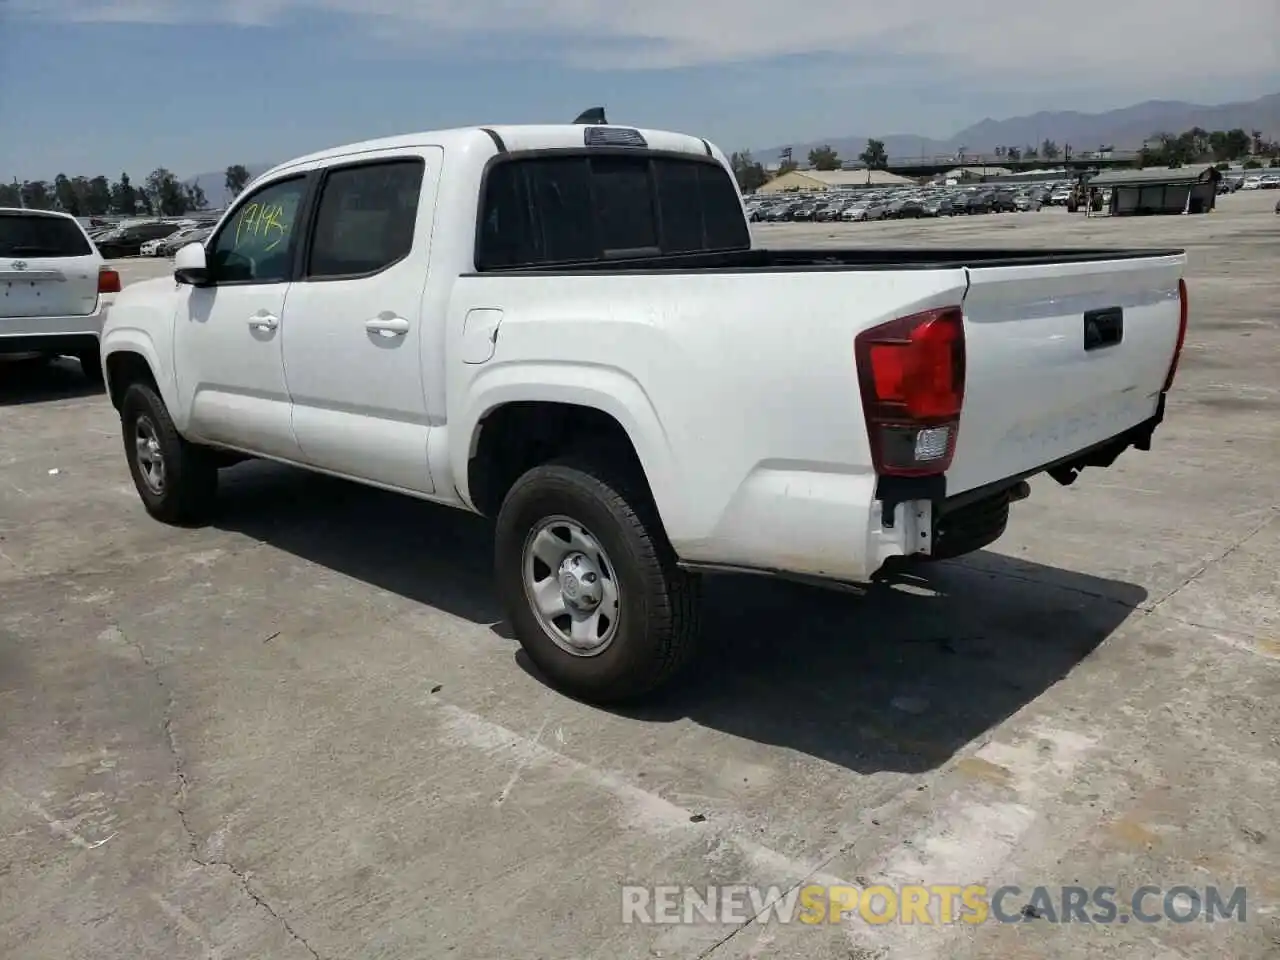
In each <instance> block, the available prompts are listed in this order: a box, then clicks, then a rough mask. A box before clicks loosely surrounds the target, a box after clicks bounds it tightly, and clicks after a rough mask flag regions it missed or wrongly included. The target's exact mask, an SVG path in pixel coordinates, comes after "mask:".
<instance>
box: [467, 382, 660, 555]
mask: <svg viewBox="0 0 1280 960" xmlns="http://www.w3.org/2000/svg"><path fill="white" fill-rule="evenodd" d="M539 402H541V403H564V404H571V405H575V406H581V407H588V408H592V409H595V410H599V411H600V412H602V413H606V414H608V415H609V416H611V417H613V419H614V420H616V421H617V422H618V423H619V424H620V425H621V427H622V429H623V430H624V431H626V434H627V437H628V438H629V439H630V440H631V445H632V447H633V448H634V449H635V452H636V456H637V457H638V458H639V460H640V465H641V466H642V467H643V468H644V472H645V478H646V479H647V480H648V483H649V489H650V490H651V491H652V493H653V497H654V501H655V503H656V504H657V507H658V511H659V513H660V515H661V517H662V521H663V524H664V526H666V528H667V531H668V534H669V535H671V536H673V537H674V536H676V534H675V533H673V531H674V530H678V529H679V528H680V527H681V525H682V524H683V513H682V511H683V510H684V509H685V506H684V498H682V497H680V496H679V493H678V491H679V484H678V477H677V473H676V470H675V458H674V457H673V455H672V452H671V444H670V441H669V439H668V437H667V434H666V431H665V430H664V429H663V426H662V423H661V421H660V420H659V418H658V414H657V411H656V410H655V409H654V406H653V404H652V402H651V401H650V399H649V397H648V395H647V394H646V393H645V391H644V388H643V387H642V386H641V385H640V384H639V383H638V382H637V381H636V380H635V378H634V377H632V376H630V375H629V374H627V373H626V372H624V371H622V370H619V369H617V368H614V367H604V366H596V365H587V364H572V363H518V364H502V365H498V366H494V367H489V368H487V369H485V370H483V371H481V373H480V374H479V375H478V376H477V377H476V378H475V379H474V380H473V381H471V384H470V385H469V387H468V390H467V396H466V400H465V406H464V408H463V412H462V414H461V415H460V416H459V417H458V418H456V419H452V420H451V423H450V430H449V432H450V436H451V442H450V451H449V461H450V469H451V472H452V474H453V478H454V484H455V486H456V488H457V490H458V493H459V494H460V495H461V496H462V499H463V500H464V501H466V502H467V503H468V504H471V502H472V501H471V495H470V491H469V490H468V485H467V464H468V461H469V459H470V457H471V456H472V455H473V454H474V453H475V450H476V445H477V443H478V441H479V437H480V431H481V429H482V424H483V422H484V418H485V417H486V416H488V415H489V414H490V413H491V412H492V411H494V410H496V409H497V408H498V407H500V406H502V405H504V404H508V403H539Z"/></svg>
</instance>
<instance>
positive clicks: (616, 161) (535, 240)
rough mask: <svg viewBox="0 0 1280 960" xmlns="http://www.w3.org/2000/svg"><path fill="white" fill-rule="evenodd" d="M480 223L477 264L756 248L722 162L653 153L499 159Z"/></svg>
mask: <svg viewBox="0 0 1280 960" xmlns="http://www.w3.org/2000/svg"><path fill="white" fill-rule="evenodd" d="M478 229H479V237H478V242H477V245H476V248H477V249H476V267H477V269H479V270H495V269H503V268H512V267H530V266H540V265H544V264H573V263H583V262H590V261H598V260H607V259H615V258H621V257H627V256H646V255H655V254H677V253H698V252H709V251H715V250H742V249H747V248H749V247H750V246H751V236H750V234H749V232H748V229H747V224H746V219H745V217H744V216H743V213H742V205H741V201H740V200H739V199H738V192H737V189H736V187H735V186H734V183H733V180H732V178H731V177H730V176H729V174H728V173H727V172H726V171H725V170H724V168H723V167H721V166H720V164H718V163H715V162H708V161H703V160H698V159H693V158H688V159H685V158H678V157H666V156H653V155H648V154H644V155H638V156H627V155H616V154H603V155H601V154H597V155H594V156H592V155H586V154H577V155H574V154H570V155H566V156H543V157H529V158H524V159H514V160H508V161H504V162H502V163H499V164H497V165H496V166H494V167H493V168H492V169H491V170H490V172H489V175H488V177H487V178H486V185H485V194H484V202H483V205H482V207H481V211H480V223H479V228H478Z"/></svg>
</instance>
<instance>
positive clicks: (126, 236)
mask: <svg viewBox="0 0 1280 960" xmlns="http://www.w3.org/2000/svg"><path fill="white" fill-rule="evenodd" d="M177 231H178V228H177V227H176V226H174V225H173V224H172V223H159V222H156V223H135V224H131V225H130V226H127V227H121V228H120V229H119V230H117V231H115V232H114V233H110V234H108V235H107V236H105V237H102V238H100V239H99V240H97V241H96V245H97V247H98V252H99V253H101V254H102V256H103V257H104V258H105V259H107V260H112V259H115V258H116V257H136V256H137V255H138V253H139V252H140V251H141V250H142V245H143V244H144V243H146V242H147V241H148V240H159V239H160V238H161V237H168V236H172V235H173V234H174V233H177Z"/></svg>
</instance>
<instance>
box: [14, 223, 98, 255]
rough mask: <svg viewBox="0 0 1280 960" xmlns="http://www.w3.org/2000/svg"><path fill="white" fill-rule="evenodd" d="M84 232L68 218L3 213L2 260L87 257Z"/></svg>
mask: <svg viewBox="0 0 1280 960" xmlns="http://www.w3.org/2000/svg"><path fill="white" fill-rule="evenodd" d="M91 253H93V247H91V246H90V245H89V241H88V239H86V237H85V235H84V232H83V231H82V230H81V229H80V226H79V225H78V224H77V223H76V222H75V221H74V220H68V219H67V218H66V217H43V216H39V215H38V214H22V213H0V257H86V256H88V255H89V254H91Z"/></svg>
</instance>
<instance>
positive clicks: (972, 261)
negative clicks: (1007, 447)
mask: <svg viewBox="0 0 1280 960" xmlns="http://www.w3.org/2000/svg"><path fill="white" fill-rule="evenodd" d="M1184 252H1185V251H1183V250H1180V249H1141V248H1102V247H1071V248H1049V249H1028V248H1020V247H960V248H947V247H940V248H927V247H900V248H899V247H824V248H814V249H770V248H753V249H751V250H727V251H722V252H712V253H694V254H682V255H670V254H666V255H663V254H658V253H653V252H649V251H645V250H627V251H617V252H616V255H615V256H613V257H611V258H610V259H608V260H604V261H596V262H592V263H582V264H549V265H539V266H533V267H519V268H510V269H499V270H486V271H485V272H484V276H503V275H527V274H531V273H536V274H554V275H566V274H579V273H593V274H600V273H605V274H610V273H627V274H634V273H642V274H643V273H689V272H698V273H746V272H755V273H787V272H793V271H840V270H947V269H956V268H958V267H971V268H988V267H1025V266H1051V265H1054V264H1067V263H1093V262H1106V261H1116V260H1138V259H1143V258H1147V257H1174V256H1181V255H1182V254H1183V253H1184Z"/></svg>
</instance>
